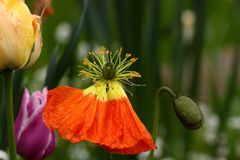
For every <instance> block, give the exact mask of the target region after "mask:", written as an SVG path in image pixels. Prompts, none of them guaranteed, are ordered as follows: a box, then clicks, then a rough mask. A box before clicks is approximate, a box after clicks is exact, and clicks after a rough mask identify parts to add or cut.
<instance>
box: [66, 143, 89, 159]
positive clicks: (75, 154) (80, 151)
mask: <svg viewBox="0 0 240 160" xmlns="http://www.w3.org/2000/svg"><path fill="white" fill-rule="evenodd" d="M68 151H69V153H70V157H71V159H77V160H88V159H90V153H89V151H88V150H87V149H86V146H85V144H84V143H81V144H80V143H79V144H77V145H72V146H71V147H70V148H69V150H68Z"/></svg>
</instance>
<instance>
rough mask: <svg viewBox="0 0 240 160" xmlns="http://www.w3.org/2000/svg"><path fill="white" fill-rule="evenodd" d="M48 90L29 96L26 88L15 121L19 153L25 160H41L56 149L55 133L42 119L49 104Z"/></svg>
mask: <svg viewBox="0 0 240 160" xmlns="http://www.w3.org/2000/svg"><path fill="white" fill-rule="evenodd" d="M47 93H48V91H47V88H44V89H43V91H42V93H41V92H39V91H38V92H35V93H33V94H32V96H30V95H29V92H28V90H27V89H26V88H25V90H24V93H23V97H22V103H21V108H20V111H19V113H18V116H17V119H16V121H15V134H16V135H15V137H16V142H17V153H18V154H19V155H20V156H22V157H23V158H25V159H29V160H41V159H43V158H45V157H47V156H49V155H50V154H51V153H52V152H53V151H54V149H55V135H54V132H53V131H51V130H50V129H48V128H47V127H46V126H45V124H44V122H43V118H42V111H43V107H44V106H45V104H46V102H47Z"/></svg>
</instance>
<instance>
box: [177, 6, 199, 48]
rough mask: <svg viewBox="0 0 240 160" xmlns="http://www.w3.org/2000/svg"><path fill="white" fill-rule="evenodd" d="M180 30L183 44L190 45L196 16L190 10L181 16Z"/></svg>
mask: <svg viewBox="0 0 240 160" xmlns="http://www.w3.org/2000/svg"><path fill="white" fill-rule="evenodd" d="M181 20H182V29H183V32H182V33H183V35H182V36H183V42H184V43H190V42H191V41H192V39H193V36H194V27H195V21H196V16H195V13H194V12H193V11H191V10H184V11H183V13H182V15H181Z"/></svg>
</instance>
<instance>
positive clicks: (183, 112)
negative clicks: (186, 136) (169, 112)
mask: <svg viewBox="0 0 240 160" xmlns="http://www.w3.org/2000/svg"><path fill="white" fill-rule="evenodd" d="M173 107H174V111H175V113H176V115H177V117H178V118H179V120H180V121H181V122H182V124H183V126H184V127H186V128H187V129H198V128H200V127H201V126H202V124H203V115H202V112H201V110H200V109H199V107H198V105H197V104H196V103H195V102H194V101H193V100H192V99H190V98H189V97H186V96H179V97H177V98H175V99H174V101H173Z"/></svg>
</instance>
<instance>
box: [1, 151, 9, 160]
mask: <svg viewBox="0 0 240 160" xmlns="http://www.w3.org/2000/svg"><path fill="white" fill-rule="evenodd" d="M0 160H8V155H7V153H6V152H5V151H3V150H0Z"/></svg>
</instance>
